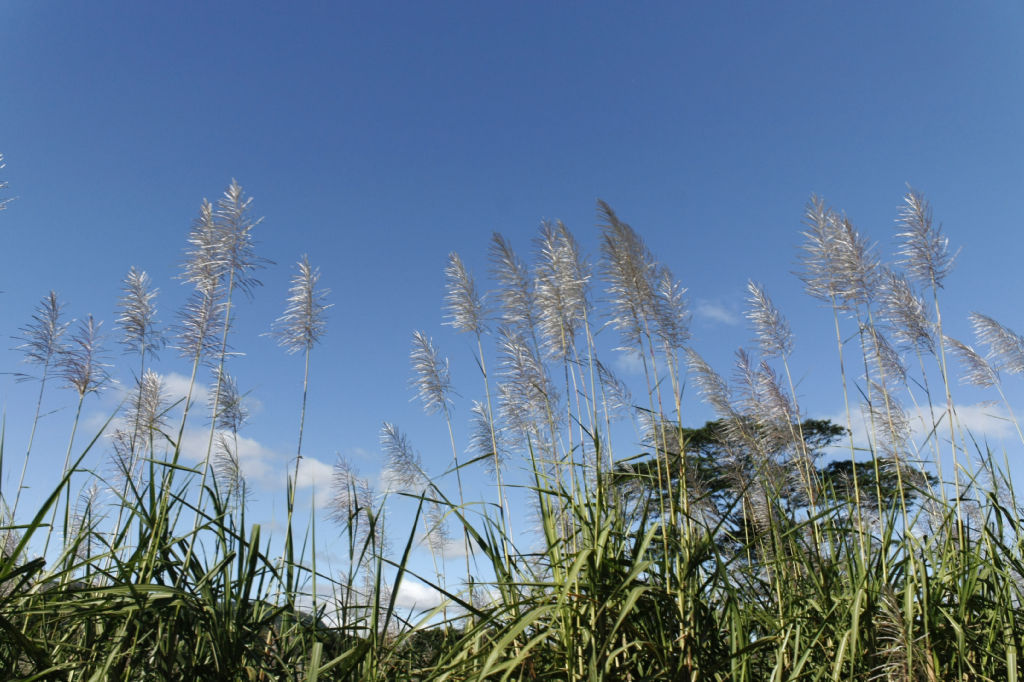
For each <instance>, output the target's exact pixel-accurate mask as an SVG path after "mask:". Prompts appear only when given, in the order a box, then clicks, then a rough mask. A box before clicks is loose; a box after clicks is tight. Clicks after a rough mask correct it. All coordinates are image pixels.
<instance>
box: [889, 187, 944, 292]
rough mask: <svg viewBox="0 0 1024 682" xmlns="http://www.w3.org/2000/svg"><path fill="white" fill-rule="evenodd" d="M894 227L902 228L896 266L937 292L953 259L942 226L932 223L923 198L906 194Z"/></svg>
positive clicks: (928, 207) (917, 194) (913, 194)
mask: <svg viewBox="0 0 1024 682" xmlns="http://www.w3.org/2000/svg"><path fill="white" fill-rule="evenodd" d="M898 224H899V225H900V227H901V228H902V231H901V232H899V233H897V235H896V236H897V238H899V239H900V240H902V244H901V245H900V249H899V255H900V256H901V258H900V261H899V263H900V264H901V265H902V266H903V267H904V268H906V270H907V272H908V273H909V274H910V275H911V276H912V277H914V278H915V279H917V280H918V281H919V282H921V283H923V284H925V285H927V286H934V287H936V288H941V287H942V283H943V281H944V280H945V279H946V275H948V274H949V272H950V271H951V270H952V269H953V261H954V260H955V258H956V256H955V254H951V253H950V252H949V240H948V239H947V238H946V237H944V236H943V235H942V226H941V225H940V226H938V227H936V226H935V225H934V223H933V222H932V209H931V206H930V205H929V204H928V202H927V201H926V200H925V198H924V195H922V194H921V193H920V192H917V191H916V190H914V189H910V190H909V191H908V192H907V194H906V196H904V198H903V209H902V210H901V211H900V217H899V220H898Z"/></svg>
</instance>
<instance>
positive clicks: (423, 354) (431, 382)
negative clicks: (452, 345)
mask: <svg viewBox="0 0 1024 682" xmlns="http://www.w3.org/2000/svg"><path fill="white" fill-rule="evenodd" d="M409 358H410V360H411V361H412V369H413V379H412V384H413V386H414V387H415V389H416V395H417V396H418V397H419V399H420V400H421V401H422V402H423V409H424V410H425V411H426V412H427V414H435V413H437V412H442V411H445V412H446V411H447V410H448V409H449V404H450V403H451V393H452V382H451V376H450V374H449V371H448V359H447V358H444V359H442V358H441V355H440V353H439V352H438V350H437V347H436V346H435V345H434V343H433V342H432V341H431V340H430V339H429V338H428V337H427V336H426V335H425V334H423V333H422V332H419V331H417V332H413V335H412V352H411V353H410V354H409Z"/></svg>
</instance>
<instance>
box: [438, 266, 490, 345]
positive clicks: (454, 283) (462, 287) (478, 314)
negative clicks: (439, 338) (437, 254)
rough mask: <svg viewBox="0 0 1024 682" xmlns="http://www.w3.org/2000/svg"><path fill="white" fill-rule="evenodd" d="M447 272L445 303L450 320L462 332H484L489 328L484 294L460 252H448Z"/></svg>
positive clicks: (445, 272)
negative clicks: (477, 285) (478, 289)
mask: <svg viewBox="0 0 1024 682" xmlns="http://www.w3.org/2000/svg"><path fill="white" fill-rule="evenodd" d="M444 274H445V292H446V294H445V304H446V305H447V315H446V317H447V318H448V321H447V322H445V324H448V325H451V326H452V327H454V328H455V329H456V330H457V331H460V332H472V333H474V334H477V335H479V334H482V333H484V332H485V331H486V330H487V324H486V322H485V318H486V317H487V310H486V308H485V307H484V301H483V296H481V295H480V293H479V292H478V291H477V288H476V283H475V282H474V281H473V277H472V275H470V274H469V272H468V271H467V270H466V266H465V265H464V264H463V263H462V259H461V258H460V257H459V254H457V253H455V252H454V251H453V252H451V253H450V254H448V265H447V266H445V269H444Z"/></svg>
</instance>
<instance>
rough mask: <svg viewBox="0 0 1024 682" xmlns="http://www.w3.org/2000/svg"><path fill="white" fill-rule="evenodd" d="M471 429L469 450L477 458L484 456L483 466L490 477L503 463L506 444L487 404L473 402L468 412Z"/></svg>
mask: <svg viewBox="0 0 1024 682" xmlns="http://www.w3.org/2000/svg"><path fill="white" fill-rule="evenodd" d="M470 414H471V415H472V417H471V419H472V427H471V429H470V435H469V449H470V451H471V452H473V453H474V454H476V455H478V456H486V457H485V458H484V460H483V462H484V466H485V467H487V471H488V473H489V474H491V475H492V476H494V475H496V474H497V473H498V467H501V466H503V465H504V463H505V459H506V452H507V447H508V446H507V444H506V443H505V438H506V436H505V432H504V430H503V429H502V428H501V427H500V426H499V425H498V424H497V422H496V421H495V416H494V415H493V414H491V410H490V409H488V407H487V403H484V402H481V401H479V400H474V401H473V407H472V409H471V410H470Z"/></svg>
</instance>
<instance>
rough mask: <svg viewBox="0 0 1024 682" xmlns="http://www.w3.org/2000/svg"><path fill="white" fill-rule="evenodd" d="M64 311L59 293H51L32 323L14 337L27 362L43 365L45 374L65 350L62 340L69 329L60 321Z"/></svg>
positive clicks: (42, 303) (38, 309)
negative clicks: (58, 298) (58, 297)
mask: <svg viewBox="0 0 1024 682" xmlns="http://www.w3.org/2000/svg"><path fill="white" fill-rule="evenodd" d="M62 309H63V305H61V304H60V303H59V302H58V301H57V292H55V291H51V292H50V293H49V294H47V295H46V297H45V298H43V300H42V301H41V302H40V303H39V305H38V306H37V307H36V310H35V312H34V313H33V314H32V321H31V322H29V323H28V325H27V326H25V327H22V328H21V329H20V330H19V331H20V332H21V334H20V335H18V336H16V337H14V339H15V340H16V341H21V344H20V345H19V346H18V349H19V350H21V351H22V352H23V353H24V354H25V362H28V363H31V364H34V365H42V367H43V373H44V374H45V373H46V370H47V369H48V368H49V367H50V364H51V363H52V362H53V361H54V360H55V359H56V358H58V357H59V356H60V355H61V353H62V352H63V350H64V345H63V343H62V341H61V338H62V337H63V336H64V332H66V331H67V329H68V323H67V322H62V321H61V319H60V317H61V312H62ZM18 378H19V379H20V380H24V379H28V378H29V377H28V376H26V375H18Z"/></svg>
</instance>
